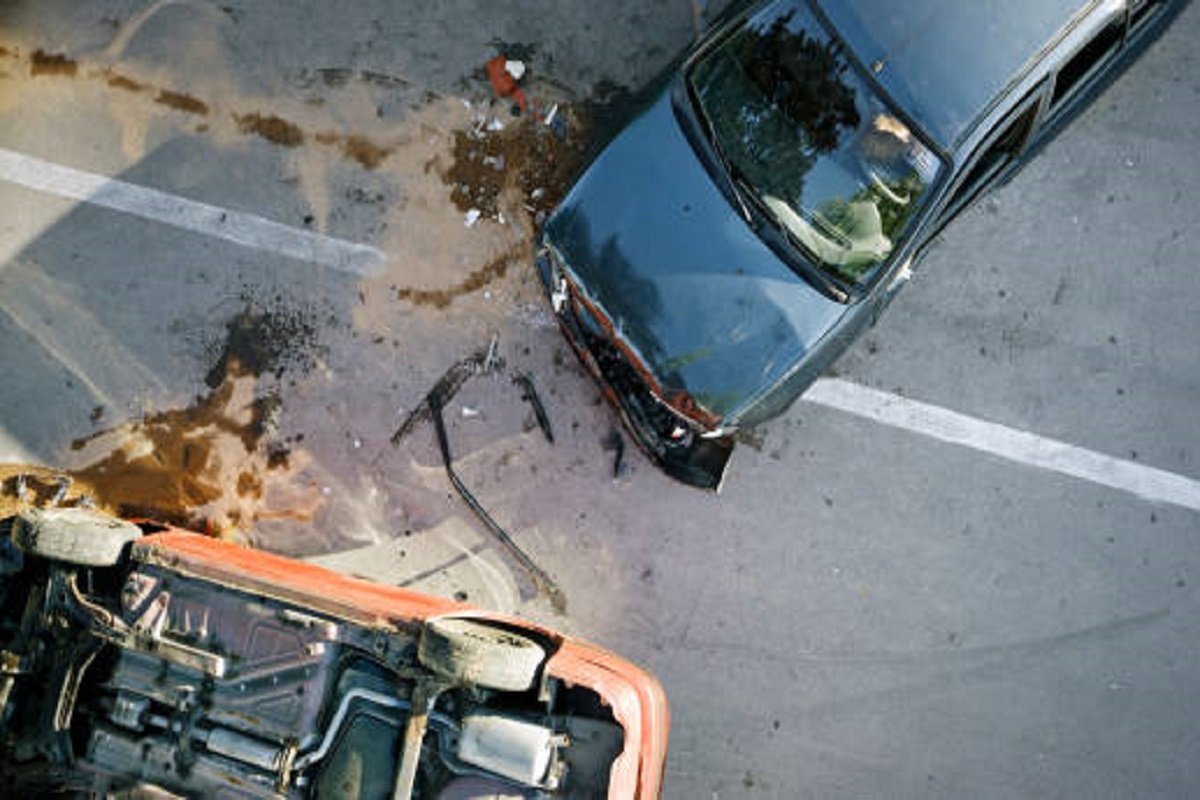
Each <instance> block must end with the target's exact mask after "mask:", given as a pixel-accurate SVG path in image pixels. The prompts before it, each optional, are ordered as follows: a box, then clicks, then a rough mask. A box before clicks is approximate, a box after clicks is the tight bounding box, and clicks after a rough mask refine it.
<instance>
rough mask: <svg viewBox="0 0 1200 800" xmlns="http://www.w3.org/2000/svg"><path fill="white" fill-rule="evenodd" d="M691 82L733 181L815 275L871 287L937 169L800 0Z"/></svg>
mask: <svg viewBox="0 0 1200 800" xmlns="http://www.w3.org/2000/svg"><path fill="white" fill-rule="evenodd" d="M688 79H689V80H690V82H691V88H692V95H693V97H694V98H695V102H696V103H697V104H698V105H699V113H700V114H701V115H703V117H704V118H705V120H706V121H707V123H708V127H709V129H710V133H711V135H712V136H713V137H714V138H715V140H716V141H714V143H713V144H714V146H715V148H716V149H717V151H718V153H719V154H721V156H722V158H723V159H725V161H726V167H727V168H728V169H729V171H730V173H731V176H730V177H731V178H732V179H733V180H734V181H735V182H736V183H737V185H738V186H739V187H740V189H741V191H742V192H743V193H744V194H746V195H748V197H749V199H750V200H752V201H754V203H755V204H756V205H757V206H758V207H759V208H760V209H762V210H763V211H764V212H765V213H766V214H767V215H769V216H770V217H771V218H772V219H773V220H774V221H775V223H776V224H777V225H778V226H779V227H780V228H781V229H782V230H783V231H784V232H785V233H786V234H787V236H788V238H789V240H790V241H791V242H793V244H795V245H798V246H799V248H800V249H801V250H803V251H804V252H805V254H806V255H807V256H808V257H809V258H810V259H811V260H812V261H814V263H816V264H817V265H818V266H820V267H822V268H823V269H825V270H826V271H827V272H830V273H832V274H833V275H834V276H835V277H837V278H839V279H840V280H842V281H844V282H846V283H849V284H851V285H856V286H861V285H863V284H865V283H867V282H869V280H870V279H871V277H872V275H873V274H875V272H876V271H877V269H876V268H877V267H878V266H879V265H880V264H882V263H883V262H884V261H885V260H886V259H887V258H888V256H889V255H890V254H891V252H892V250H893V249H895V246H896V244H897V243H898V242H899V240H900V238H901V237H902V236H903V235H904V233H905V229H906V228H907V226H908V223H909V222H910V221H911V220H912V219H913V217H914V215H915V214H916V212H917V210H918V209H919V208H920V207H921V204H922V202H923V201H924V199H925V198H926V196H927V190H928V188H929V187H930V186H931V185H932V184H933V182H934V181H935V180H936V178H937V176H938V174H939V172H940V171H941V162H940V161H939V159H938V158H937V156H936V155H934V153H933V152H932V151H931V150H930V149H929V148H927V147H926V146H925V145H924V144H922V143H921V141H920V140H919V139H918V138H917V136H916V135H915V134H914V133H913V132H912V131H911V130H910V129H909V128H908V126H907V125H905V124H904V123H903V122H902V121H901V120H900V119H899V118H898V117H897V116H896V115H895V114H894V113H892V111H891V110H890V109H889V108H888V107H887V106H886V104H885V103H884V102H883V100H882V99H881V98H880V97H879V96H878V95H877V94H876V93H875V92H874V91H873V90H872V88H871V86H870V85H869V84H868V83H867V81H866V80H864V79H863V78H862V77H861V76H860V75H859V74H858V72H856V71H855V69H854V67H853V66H852V65H851V63H850V59H849V57H848V55H847V54H846V52H845V49H844V47H843V45H842V44H841V43H840V42H839V41H837V40H835V39H834V38H832V37H831V36H830V35H829V34H828V32H827V31H826V30H825V29H824V28H823V27H822V25H821V24H820V23H819V22H818V21H817V20H816V18H815V17H814V15H813V13H812V12H811V11H810V10H809V9H808V7H807V6H806V5H805V4H804V3H803V2H802V0H784V1H783V2H779V3H773V4H771V5H770V6H768V7H767V8H765V9H763V10H762V11H760V12H758V13H757V14H756V15H754V16H752V17H750V19H749V20H747V22H746V23H745V25H744V26H743V27H742V28H741V29H740V30H738V31H737V32H735V33H733V34H732V35H731V36H729V37H728V38H727V39H725V40H724V41H722V42H721V43H720V44H719V45H718V46H717V47H716V48H715V49H713V50H711V51H710V52H708V53H705V54H704V55H703V56H702V57H701V58H700V60H698V61H697V62H696V63H695V64H694V66H693V67H692V69H691V71H690V74H689V76H688Z"/></svg>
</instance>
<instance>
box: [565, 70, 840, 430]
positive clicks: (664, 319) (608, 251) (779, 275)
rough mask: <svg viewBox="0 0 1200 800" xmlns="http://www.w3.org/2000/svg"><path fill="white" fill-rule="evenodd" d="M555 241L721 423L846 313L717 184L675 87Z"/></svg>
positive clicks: (627, 328)
mask: <svg viewBox="0 0 1200 800" xmlns="http://www.w3.org/2000/svg"><path fill="white" fill-rule="evenodd" d="M546 236H547V239H548V241H549V242H550V243H551V244H552V245H553V247H555V248H556V249H557V250H558V252H559V254H560V255H561V256H562V258H563V260H564V261H565V264H566V266H567V269H568V270H569V271H570V272H571V273H572V275H573V277H574V279H575V280H576V281H577V282H578V284H579V288H581V289H582V291H583V292H584V293H585V295H587V297H588V298H589V299H590V300H591V301H593V302H594V303H596V304H597V305H598V306H599V307H600V309H601V310H602V311H603V312H604V313H605V315H607V317H608V319H609V321H610V322H611V323H612V325H613V327H614V329H615V330H616V331H617V333H618V335H620V336H621V338H622V339H623V340H624V342H625V344H627V345H628V346H630V347H631V348H632V349H633V350H635V351H636V352H637V353H638V354H639V355H640V356H641V358H642V360H643V362H644V366H645V367H646V368H647V369H648V370H649V371H650V372H651V373H652V374H653V375H654V376H655V378H656V379H657V380H658V381H659V383H660V384H661V388H662V390H663V391H664V393H666V394H672V393H674V392H679V391H682V392H686V393H687V394H688V395H689V396H690V397H691V398H692V399H693V400H694V401H695V402H696V403H697V404H698V405H700V406H701V407H702V408H703V409H705V410H706V411H708V412H709V413H711V414H712V415H714V416H716V417H719V418H720V419H721V420H722V421H723V423H725V424H729V423H732V422H736V417H737V415H738V413H739V412H740V411H741V410H742V409H743V408H744V407H745V405H746V404H747V403H748V402H749V401H750V400H752V399H753V398H754V397H755V396H756V395H758V394H759V393H760V392H762V391H763V390H764V389H766V388H768V387H769V386H771V385H772V384H774V383H775V382H776V381H778V380H779V379H780V378H782V377H783V376H784V375H785V374H786V373H787V372H788V371H789V369H790V368H791V367H792V366H794V365H795V364H796V363H797V362H798V361H799V360H800V359H802V358H803V357H804V355H805V354H806V353H807V352H808V351H809V350H810V349H812V347H813V346H814V345H815V344H816V343H817V341H818V340H820V339H821V338H822V337H823V336H824V335H825V334H826V333H827V332H828V331H829V330H830V328H832V327H833V326H834V325H835V324H836V323H837V321H838V320H839V319H840V318H841V317H842V316H843V314H845V312H846V306H845V305H842V304H841V303H838V302H836V301H834V300H832V299H830V298H828V297H826V296H825V295H824V294H822V293H821V292H820V291H818V290H817V289H815V288H814V287H813V286H812V285H811V284H809V283H808V282H807V281H806V280H804V279H803V278H802V277H800V276H799V275H798V274H797V273H796V272H794V271H793V270H792V269H791V268H790V267H789V266H788V265H787V264H785V263H784V262H782V261H781V260H780V259H779V257H778V256H777V255H776V254H775V253H774V252H773V251H772V250H771V249H770V247H768V246H767V245H766V244H765V243H764V242H763V241H762V240H761V239H760V238H759V237H758V236H757V235H756V234H755V232H754V230H753V229H752V228H751V227H750V225H749V224H747V222H746V221H745V220H744V219H743V218H742V217H741V216H740V215H739V214H738V212H737V210H736V209H735V208H734V207H733V206H732V205H731V204H730V202H729V200H728V199H727V198H726V196H725V195H724V194H723V193H722V191H721V190H720V188H719V187H718V186H717V185H716V184H715V183H714V181H713V179H712V178H711V177H710V175H709V173H708V171H707V170H706V169H705V167H704V165H703V163H702V162H701V161H700V159H699V157H698V156H697V154H696V152H695V150H694V149H693V148H692V145H691V143H690V142H689V141H688V139H687V136H686V135H685V134H684V132H683V130H682V129H681V127H680V124H679V121H678V119H677V118H676V116H675V109H674V108H673V107H672V92H671V90H670V89H668V90H667V91H665V92H664V93H663V94H662V95H661V96H660V97H659V98H658V100H657V101H655V102H654V104H653V105H651V106H650V107H649V108H648V109H647V110H646V111H645V112H644V113H643V114H642V115H641V116H640V117H639V118H638V119H637V120H635V121H634V122H633V123H632V124H631V125H630V126H629V127H627V128H626V129H625V130H624V131H623V132H622V133H621V134H620V136H618V137H617V138H616V139H615V140H614V141H613V142H612V143H611V144H610V145H609V146H608V147H607V148H606V149H605V150H604V152H603V153H602V154H601V155H600V157H599V158H598V159H597V160H596V161H595V162H594V163H593V164H592V165H591V166H590V167H589V168H588V169H587V171H586V172H585V173H584V174H583V176H582V178H580V180H579V181H578V183H576V184H575V186H574V187H573V188H572V190H571V191H570V193H569V194H568V195H567V197H566V198H565V199H564V200H563V202H562V203H561V204H560V206H559V208H558V209H557V210H556V211H555V213H554V215H553V216H552V217H551V219H550V220H549V221H548V222H547V225H546Z"/></svg>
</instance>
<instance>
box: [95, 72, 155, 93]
mask: <svg viewBox="0 0 1200 800" xmlns="http://www.w3.org/2000/svg"><path fill="white" fill-rule="evenodd" d="M105 77H106V78H107V83H108V85H109V86H111V87H113V88H114V89H121V90H123V91H126V92H141V91H145V90H146V89H148V88H149V87H148V86H146V84H144V83H138V82H137V81H135V80H133V79H132V78H127V77H125V76H124V75H121V74H118V73H116V72H107V73H105Z"/></svg>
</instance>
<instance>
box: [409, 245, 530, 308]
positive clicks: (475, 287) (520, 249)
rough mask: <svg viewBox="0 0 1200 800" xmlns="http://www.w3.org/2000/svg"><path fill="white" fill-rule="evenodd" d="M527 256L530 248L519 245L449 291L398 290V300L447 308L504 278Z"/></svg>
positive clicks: (471, 274)
mask: <svg viewBox="0 0 1200 800" xmlns="http://www.w3.org/2000/svg"><path fill="white" fill-rule="evenodd" d="M527 254H528V246H527V245H526V244H524V243H521V244H518V245H516V246H514V247H512V248H510V249H509V250H507V251H506V252H504V253H501V254H500V255H499V256H497V257H496V258H494V259H492V260H491V261H489V262H488V263H487V264H484V265H483V266H482V267H480V268H479V269H477V270H475V271H474V272H472V273H470V274H469V275H467V277H466V278H465V279H463V280H462V281H461V282H459V283H458V284H456V285H454V286H451V287H450V288H448V289H415V288H405V289H398V290H397V291H396V299H397V300H405V301H407V302H409V303H413V304H414V305H419V306H433V307H434V308H439V309H440V308H446V307H447V306H449V305H450V303H452V302H453V301H454V298H456V297H461V296H462V295H467V294H471V293H472V292H477V291H479V290H480V289H482V288H483V287H485V286H487V285H488V284H489V283H491V282H492V281H495V280H499V279H500V278H503V277H504V273H505V272H507V271H508V268H509V266H511V265H512V263H513V262H514V261H517V260H518V259H519V258H521V257H522V256H523V255H527Z"/></svg>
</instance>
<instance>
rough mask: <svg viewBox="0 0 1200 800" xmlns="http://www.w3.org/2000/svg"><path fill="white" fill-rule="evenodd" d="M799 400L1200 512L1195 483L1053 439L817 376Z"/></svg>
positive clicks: (1198, 483) (1199, 483) (1199, 486)
mask: <svg viewBox="0 0 1200 800" xmlns="http://www.w3.org/2000/svg"><path fill="white" fill-rule="evenodd" d="M804 399H805V400H807V401H808V402H810V403H816V404H818V405H823V406H828V407H830V408H836V409H838V410H840V411H845V412H847V413H850V414H856V415H858V416H860V417H866V418H867V419H870V420H873V421H875V422H879V423H882V424H884V425H890V426H892V427H895V428H901V429H903V430H906V431H912V432H913V433H919V434H922V435H924V436H929V437H932V438H934V439H939V440H941V441H943V442H950V443H951V444H957V445H962V446H963V447H970V448H971V449H973V450H979V451H981V452H984V453H990V454H992V455H996V456H1000V457H1001V458H1006V459H1009V460H1010V461H1016V462H1018V463H1020V464H1027V465H1029V466H1033V467H1040V468H1042V469H1048V470H1051V471H1053V472H1058V473H1061V474H1063V475H1070V476H1071V477H1074V478H1081V479H1083V480H1085V481H1091V482H1092V483H1098V484H1100V485H1102V486H1108V487H1111V488H1113V489H1119V490H1121V491H1124V492H1130V493H1131V494H1135V495H1137V496H1139V497H1143V498H1145V499H1147V500H1154V501H1157V502H1161V503H1171V504H1173V505H1177V506H1183V507H1184V508H1190V509H1192V510H1193V511H1200V481H1194V480H1192V479H1190V478H1185V477H1184V476H1182V475H1176V474H1175V473H1173V472H1166V471H1165V470H1161V469H1155V468H1154V467H1147V466H1143V465H1142V464H1137V463H1134V462H1132V461H1126V460H1124V459H1120V458H1113V457H1112V456H1106V455H1104V454H1102V453H1096V452H1093V451H1091V450H1084V449H1083V448H1081V447H1075V446H1074V445H1069V444H1066V443H1064V442H1059V441H1056V440H1054V439H1047V438H1045V437H1042V436H1037V435H1035V434H1032V433H1025V432H1024V431H1018V430H1014V429H1013V428H1009V427H1006V426H1004V425H997V424H996V423H994V422H985V421H983V420H981V419H976V418H974V417H968V416H966V415H965V414H959V413H958V412H956V411H950V410H949V409H945V408H941V407H939V406H933V405H929V404H928V403H922V402H919V401H917V400H910V399H908V398H906V397H900V396H899V395H895V394H890V393H888V392H881V391H879V390H878V389H871V388H869V387H866V386H862V385H860V384H857V383H851V382H850V381H844V380H840V379H837V378H822V379H821V380H819V381H817V382H816V383H815V384H813V385H812V387H810V388H809V390H808V391H807V392H805V394H804Z"/></svg>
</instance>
